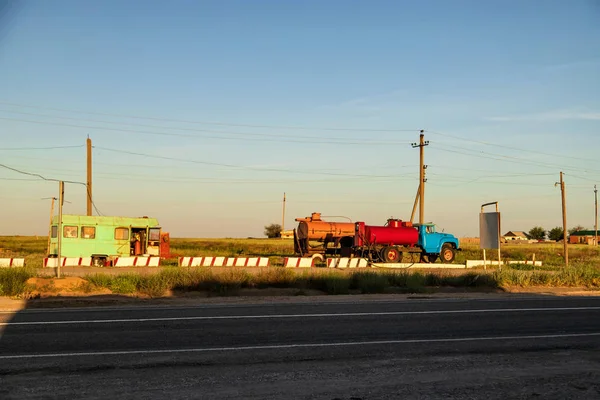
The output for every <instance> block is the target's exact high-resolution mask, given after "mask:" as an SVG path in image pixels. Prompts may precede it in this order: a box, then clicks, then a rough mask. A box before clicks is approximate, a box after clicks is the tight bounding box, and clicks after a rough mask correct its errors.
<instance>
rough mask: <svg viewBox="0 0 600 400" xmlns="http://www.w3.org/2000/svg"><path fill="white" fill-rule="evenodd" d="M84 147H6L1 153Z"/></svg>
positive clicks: (0, 149) (1, 149) (78, 146)
mask: <svg viewBox="0 0 600 400" xmlns="http://www.w3.org/2000/svg"><path fill="white" fill-rule="evenodd" d="M81 147H84V145H76V146H50V147H4V148H0V151H28V150H56V149H75V148H81Z"/></svg>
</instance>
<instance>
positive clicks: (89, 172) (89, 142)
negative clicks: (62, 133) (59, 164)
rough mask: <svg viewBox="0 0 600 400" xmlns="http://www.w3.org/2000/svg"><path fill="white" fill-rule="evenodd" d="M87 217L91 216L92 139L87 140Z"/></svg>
mask: <svg viewBox="0 0 600 400" xmlns="http://www.w3.org/2000/svg"><path fill="white" fill-rule="evenodd" d="M87 215H88V216H91V215H92V139H90V137H89V136H88V138H87Z"/></svg>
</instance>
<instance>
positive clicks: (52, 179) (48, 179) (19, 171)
mask: <svg viewBox="0 0 600 400" xmlns="http://www.w3.org/2000/svg"><path fill="white" fill-rule="evenodd" d="M0 167H2V168H5V169H8V170H10V171H13V172H16V173H19V174H22V175H28V176H34V177H37V178H40V179H42V180H44V181H49V182H65V183H73V184H75V185H83V186H85V187H86V188H87V185H86V184H85V183H83V182H77V181H66V180H62V179H54V178H46V177H45V176H42V175H40V174H37V173H33V172H26V171H22V170H20V169H17V168H13V167H10V166H8V165H5V164H0ZM86 192H87V190H86ZM87 195H88V197H89V196H90V193H89V192H88V193H87ZM92 204H93V206H94V209H95V210H96V213H98V215H102V213H100V211H99V210H98V208H97V207H96V204H94V202H93V201H92Z"/></svg>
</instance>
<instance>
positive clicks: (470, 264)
mask: <svg viewBox="0 0 600 400" xmlns="http://www.w3.org/2000/svg"><path fill="white" fill-rule="evenodd" d="M466 265H467V268H474V267H483V266H484V265H483V260H467V264H466ZM493 265H496V266H497V265H498V260H496V261H492V260H486V261H485V266H490V267H491V266H493ZM500 265H504V261H501V262H500Z"/></svg>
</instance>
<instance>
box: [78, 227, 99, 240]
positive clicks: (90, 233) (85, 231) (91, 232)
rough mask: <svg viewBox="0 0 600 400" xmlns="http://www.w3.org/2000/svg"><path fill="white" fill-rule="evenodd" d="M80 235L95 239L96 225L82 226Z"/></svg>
mask: <svg viewBox="0 0 600 400" xmlns="http://www.w3.org/2000/svg"><path fill="white" fill-rule="evenodd" d="M81 237H82V238H84V239H95V238H96V227H95V226H82V227H81Z"/></svg>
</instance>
